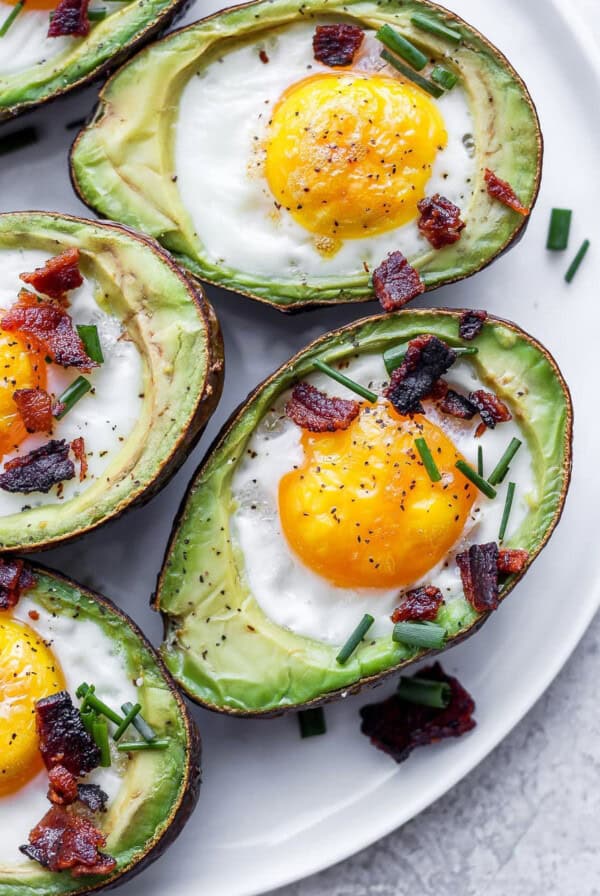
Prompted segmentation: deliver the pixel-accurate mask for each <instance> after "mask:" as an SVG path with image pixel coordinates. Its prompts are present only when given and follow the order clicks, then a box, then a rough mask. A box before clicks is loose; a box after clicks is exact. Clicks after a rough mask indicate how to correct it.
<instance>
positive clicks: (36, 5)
mask: <svg viewBox="0 0 600 896" xmlns="http://www.w3.org/2000/svg"><path fill="white" fill-rule="evenodd" d="M6 2H7V3H8V5H9V6H16V4H17V2H18V0H6ZM57 6H58V0H27V2H26V4H25V9H24V10H23V12H24V13H27V12H29V10H31V9H48V10H50V9H56V7H57ZM21 15H23V13H21Z"/></svg>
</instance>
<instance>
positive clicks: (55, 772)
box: [48, 765, 79, 806]
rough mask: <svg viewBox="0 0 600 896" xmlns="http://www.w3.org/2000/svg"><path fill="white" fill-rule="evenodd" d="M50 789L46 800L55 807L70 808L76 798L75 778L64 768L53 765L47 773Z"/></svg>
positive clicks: (77, 794)
mask: <svg viewBox="0 0 600 896" xmlns="http://www.w3.org/2000/svg"><path fill="white" fill-rule="evenodd" d="M48 778H49V780H50V788H49V790H48V799H49V800H50V802H51V803H54V805H55V806H70V805H71V803H74V802H75V800H76V799H77V798H78V796H79V793H78V791H77V778H76V777H75V775H73V774H71V772H70V771H69V770H68V769H66V768H65V767H64V765H55V766H54V768H51V769H50V771H49V772H48Z"/></svg>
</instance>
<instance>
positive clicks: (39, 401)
mask: <svg viewBox="0 0 600 896" xmlns="http://www.w3.org/2000/svg"><path fill="white" fill-rule="evenodd" d="M13 401H14V403H15V404H16V406H17V409H18V411H19V414H20V415H21V419H22V421H23V423H24V424H25V429H26V430H27V432H47V433H48V434H50V433H52V424H53V422H54V417H53V416H52V399H51V398H50V396H49V395H48V393H47V392H46V390H45V389H16V390H15V391H14V392H13Z"/></svg>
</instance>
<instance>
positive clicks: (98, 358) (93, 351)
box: [77, 324, 104, 364]
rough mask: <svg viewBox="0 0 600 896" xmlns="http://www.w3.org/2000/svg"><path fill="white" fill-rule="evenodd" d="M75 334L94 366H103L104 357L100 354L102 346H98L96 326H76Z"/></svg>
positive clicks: (98, 338) (98, 339)
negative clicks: (76, 333)
mask: <svg viewBox="0 0 600 896" xmlns="http://www.w3.org/2000/svg"><path fill="white" fill-rule="evenodd" d="M77 332H78V333H79V338H80V339H81V341H82V342H83V346H84V348H85V353H86V355H87V356H88V358H91V359H92V361H95V362H96V364H104V355H103V354H102V346H101V345H100V337H99V336H98V327H97V326H96V324H77Z"/></svg>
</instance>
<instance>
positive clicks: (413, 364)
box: [385, 334, 456, 414]
mask: <svg viewBox="0 0 600 896" xmlns="http://www.w3.org/2000/svg"><path fill="white" fill-rule="evenodd" d="M455 360H456V352H454V351H453V350H452V349H451V348H450V347H449V346H448V345H446V343H445V342H442V340H441V339H438V338H437V336H430V335H427V334H425V335H423V336H417V337H416V338H415V339H411V341H410V342H409V343H408V350H407V352H406V356H405V358H404V361H403V362H402V364H401V365H400V367H397V368H396V370H394V372H393V373H392V377H391V379H390V384H389V386H388V387H387V389H386V391H385V395H386V397H387V398H389V400H390V401H391V403H392V404H393V406H394V407H395V409H396V410H397V411H398V413H399V414H421V413H423V406H422V405H421V399H423V398H428V397H429V396H430V395H431V394H432V391H434V389H435V388H436V387H437V382H438V380H439V378H440V377H441V375H442V374H443V373H446V371H447V370H448V368H449V367H450V366H451V365H452V364H454V362H455Z"/></svg>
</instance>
